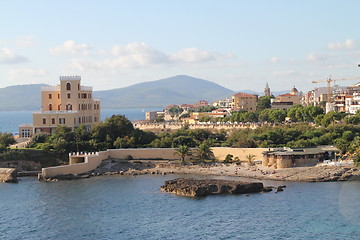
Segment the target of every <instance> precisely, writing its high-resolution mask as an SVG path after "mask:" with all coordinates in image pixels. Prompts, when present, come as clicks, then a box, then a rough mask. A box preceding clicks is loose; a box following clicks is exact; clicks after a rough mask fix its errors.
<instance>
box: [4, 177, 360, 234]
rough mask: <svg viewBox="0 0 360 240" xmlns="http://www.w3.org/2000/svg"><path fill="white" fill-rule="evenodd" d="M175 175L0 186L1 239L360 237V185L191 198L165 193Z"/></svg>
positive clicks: (318, 185)
mask: <svg viewBox="0 0 360 240" xmlns="http://www.w3.org/2000/svg"><path fill="white" fill-rule="evenodd" d="M174 177H176V176H170V175H167V176H165V177H160V176H139V177H135V178H134V177H127V176H108V177H98V178H91V179H84V180H77V181H62V182H50V183H44V182H38V181H37V180H36V179H35V178H23V179H22V180H21V181H20V183H18V184H0V212H1V217H0V239H191V240H192V239H261V240H264V239H359V234H360V211H359V209H358V208H359V205H358V201H359V199H360V182H336V183H285V184H286V185H287V188H286V189H285V191H284V192H280V193H277V194H276V193H274V192H271V193H266V194H265V193H264V194H251V195H249V196H244V195H222V196H209V197H204V198H187V197H178V196H174V195H171V194H166V193H161V192H160V191H159V187H160V186H161V185H162V184H163V183H164V181H165V180H168V179H172V178H174ZM267 184H273V185H274V184H275V185H279V184H284V183H281V182H275V183H274V182H267Z"/></svg>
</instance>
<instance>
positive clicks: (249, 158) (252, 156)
mask: <svg viewBox="0 0 360 240" xmlns="http://www.w3.org/2000/svg"><path fill="white" fill-rule="evenodd" d="M245 158H246V159H247V160H248V161H249V163H253V161H254V159H255V155H254V154H251V153H249V154H248V155H246V156H245Z"/></svg>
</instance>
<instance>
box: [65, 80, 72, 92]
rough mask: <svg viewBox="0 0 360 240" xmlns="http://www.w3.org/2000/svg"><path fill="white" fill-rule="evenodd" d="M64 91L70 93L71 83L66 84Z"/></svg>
mask: <svg viewBox="0 0 360 240" xmlns="http://www.w3.org/2000/svg"><path fill="white" fill-rule="evenodd" d="M66 90H67V91H70V90H71V83H69V82H68V83H66Z"/></svg>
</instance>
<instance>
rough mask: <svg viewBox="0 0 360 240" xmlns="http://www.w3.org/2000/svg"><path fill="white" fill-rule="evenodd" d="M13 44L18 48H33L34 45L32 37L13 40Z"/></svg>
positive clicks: (34, 41)
mask: <svg viewBox="0 0 360 240" xmlns="http://www.w3.org/2000/svg"><path fill="white" fill-rule="evenodd" d="M15 44H16V45H17V46H19V47H33V46H35V44H36V40H35V38H34V36H32V35H28V36H21V37H18V38H17V39H16V40H15Z"/></svg>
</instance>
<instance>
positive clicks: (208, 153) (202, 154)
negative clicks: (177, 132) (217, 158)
mask: <svg viewBox="0 0 360 240" xmlns="http://www.w3.org/2000/svg"><path fill="white" fill-rule="evenodd" d="M195 151H196V156H197V157H198V158H199V159H200V160H201V161H204V160H206V159H210V158H212V157H213V156H214V153H213V151H212V150H211V146H210V144H209V143H208V142H206V141H204V142H203V143H201V144H200V145H199V146H198V148H197V149H196V150H195Z"/></svg>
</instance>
